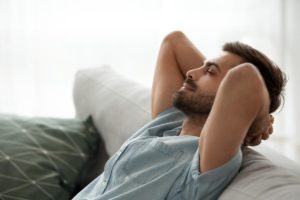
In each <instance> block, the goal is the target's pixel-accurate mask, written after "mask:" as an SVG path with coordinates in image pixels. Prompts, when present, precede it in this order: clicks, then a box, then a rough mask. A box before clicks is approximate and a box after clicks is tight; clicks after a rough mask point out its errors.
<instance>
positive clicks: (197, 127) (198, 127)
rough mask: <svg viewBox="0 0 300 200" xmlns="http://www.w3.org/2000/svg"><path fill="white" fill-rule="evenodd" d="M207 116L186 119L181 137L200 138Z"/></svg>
mask: <svg viewBox="0 0 300 200" xmlns="http://www.w3.org/2000/svg"><path fill="white" fill-rule="evenodd" d="M206 119H207V116H197V117H188V116H187V117H186V118H185V119H184V120H183V123H182V129H181V132H180V134H179V135H193V136H198V137H200V135H201V131H202V128H203V126H204V123H205V121H206Z"/></svg>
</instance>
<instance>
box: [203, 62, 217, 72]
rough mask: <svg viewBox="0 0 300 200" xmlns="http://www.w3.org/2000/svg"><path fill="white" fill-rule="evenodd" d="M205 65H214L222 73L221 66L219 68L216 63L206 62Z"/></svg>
mask: <svg viewBox="0 0 300 200" xmlns="http://www.w3.org/2000/svg"><path fill="white" fill-rule="evenodd" d="M204 65H205V66H210V65H213V66H215V67H216V68H217V69H218V71H219V72H221V68H220V66H219V65H218V64H217V63H215V62H212V61H206V62H205V63H204Z"/></svg>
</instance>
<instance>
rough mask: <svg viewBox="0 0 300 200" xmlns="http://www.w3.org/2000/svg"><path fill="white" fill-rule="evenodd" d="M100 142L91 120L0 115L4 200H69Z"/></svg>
mask: <svg viewBox="0 0 300 200" xmlns="http://www.w3.org/2000/svg"><path fill="white" fill-rule="evenodd" d="M97 140H98V134H97V133H96V131H95V129H94V127H93V124H92V120H91V118H88V119H87V120H85V121H82V120H78V119H54V118H28V117H20V116H12V115H0V169H1V170H0V197H1V199H30V200H34V199H37V200H41V199H54V200H57V199H59V200H63V199H70V198H71V196H72V195H73V192H74V188H75V184H76V182H77V180H78V178H79V176H80V171H81V170H82V168H83V166H84V164H85V163H86V161H87V160H88V158H89V157H92V156H93V152H94V151H95V149H96V145H97Z"/></svg>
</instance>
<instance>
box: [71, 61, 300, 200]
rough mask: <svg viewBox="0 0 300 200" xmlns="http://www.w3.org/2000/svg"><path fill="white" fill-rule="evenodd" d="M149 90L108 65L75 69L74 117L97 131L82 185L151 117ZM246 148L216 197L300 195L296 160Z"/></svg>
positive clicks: (287, 198)
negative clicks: (87, 120) (90, 123)
mask: <svg viewBox="0 0 300 200" xmlns="http://www.w3.org/2000/svg"><path fill="white" fill-rule="evenodd" d="M150 95H151V90H150V88H147V87H145V86H143V85H141V84H139V83H137V82H135V81H132V80H130V79H128V78H126V77H124V76H123V75H121V74H119V73H117V72H116V71H115V70H114V69H113V68H112V67H110V66H108V65H104V66H101V67H95V68H89V69H83V70H80V71H78V72H77V73H76V77H75V83H74V91H73V97H74V104H75V108H76V115H77V117H78V118H82V119H83V118H86V117H87V116H89V115H91V116H92V119H93V122H94V124H95V127H96V129H97V130H98V132H99V134H100V138H101V139H100V140H99V146H98V150H97V154H96V156H95V157H94V158H93V159H92V160H90V162H89V163H88V164H87V165H86V168H85V170H84V171H85V172H84V173H83V174H84V176H83V177H82V179H81V182H80V183H79V184H80V186H81V187H83V186H84V185H86V184H87V183H88V182H90V181H91V180H92V179H93V178H94V177H96V176H97V175H98V174H99V173H101V171H102V169H103V166H104V164H105V161H106V160H107V159H108V158H109V156H111V155H113V154H114V153H115V152H116V151H117V150H118V148H119V147H120V146H121V145H122V144H123V142H124V141H125V140H126V139H127V138H128V137H130V136H131V135H132V134H133V133H134V132H135V131H137V130H138V129H139V128H141V127H142V126H143V125H144V124H146V123H147V122H149V121H150V120H151V116H150V108H151V102H150V99H151V98H150ZM266 143H267V141H266V142H262V144H260V145H259V146H257V147H255V148H252V147H249V148H245V149H244V150H243V161H242V166H241V169H240V171H239V173H238V175H237V176H236V177H235V178H234V180H233V181H232V182H231V184H230V185H229V186H228V188H227V189H226V190H225V191H224V192H223V194H222V195H221V196H220V198H219V199H220V200H234V199H239V200H241V199H242V200H250V199H261V200H265V199H276V200H277V199H278V200H283V199H285V200H292V199H295V200H296V199H300V165H299V164H298V163H295V162H293V161H291V160H289V159H288V158H286V157H284V156H282V155H281V154H278V153H277V152H275V151H274V150H272V149H271V148H269V147H268V146H267V144H266Z"/></svg>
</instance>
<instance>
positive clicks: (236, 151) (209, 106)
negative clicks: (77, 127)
mask: <svg viewBox="0 0 300 200" xmlns="http://www.w3.org/2000/svg"><path fill="white" fill-rule="evenodd" d="M223 50H224V52H223V53H222V55H220V56H219V57H217V58H214V59H208V60H206V59H205V57H204V56H203V54H202V53H201V52H199V51H198V50H197V49H196V48H195V46H194V45H193V44H192V43H191V42H190V41H189V40H188V38H187V37H186V36H185V35H184V34H183V33H181V32H178V31H177V32H173V33H170V34H169V35H167V36H166V37H165V39H164V40H163V42H162V45H161V49H160V52H159V56H158V60H157V66H156V70H155V75H154V80H153V87H152V118H153V120H152V121H151V122H150V123H148V124H147V125H145V126H144V127H143V128H141V129H140V130H139V131H137V132H136V133H135V134H134V135H133V136H132V137H131V138H129V139H128V141H126V142H125V143H124V145H123V146H122V147H121V148H120V150H119V151H118V152H117V153H116V154H115V155H114V156H112V157H111V158H110V159H109V161H108V162H107V163H106V165H105V169H104V172H103V173H102V174H101V175H100V176H99V177H98V178H97V179H95V180H94V181H93V182H92V183H91V184H89V185H88V186H87V187H86V188H85V189H84V190H83V191H81V192H80V193H79V194H78V195H77V196H76V197H75V199H101V200H102V199H103V200H104V199H120V200H121V199H122V200H134V199H143V200H148V199H149V200H160V199H172V200H177V199H178V200H182V199H183V200H184V199H186V200H190V199H205V200H206V199H217V198H218V197H219V195H220V194H221V193H222V191H223V190H224V189H225V188H226V186H227V185H228V184H229V183H230V181H231V180H232V179H233V178H234V176H235V175H236V174H237V172H238V170H239V167H240V165H241V159H242V154H241V146H243V145H258V144H259V143H260V142H261V140H262V139H267V138H268V137H269V134H271V133H272V131H273V130H272V129H273V128H272V123H273V117H272V116H271V115H270V113H272V112H274V111H275V110H276V109H277V108H278V107H279V106H280V103H281V98H282V91H283V88H284V85H285V76H284V73H283V72H281V70H280V69H279V68H278V67H277V66H276V65H275V64H274V63H273V62H272V61H271V60H269V59H268V58H267V57H266V56H265V55H263V54H262V53H260V52H259V51H257V50H255V49H254V48H252V47H250V46H248V45H245V44H242V43H239V42H236V43H227V44H225V46H224V48H223ZM173 106H174V107H173Z"/></svg>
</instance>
